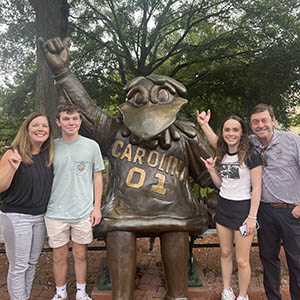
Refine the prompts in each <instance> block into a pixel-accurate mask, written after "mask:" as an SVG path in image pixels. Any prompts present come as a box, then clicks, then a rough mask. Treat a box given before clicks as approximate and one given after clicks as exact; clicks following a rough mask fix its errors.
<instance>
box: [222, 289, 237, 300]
mask: <svg viewBox="0 0 300 300" xmlns="http://www.w3.org/2000/svg"><path fill="white" fill-rule="evenodd" d="M221 300H235V295H234V292H233V290H232V288H230V289H229V290H226V289H224V290H223V292H222V298H221Z"/></svg>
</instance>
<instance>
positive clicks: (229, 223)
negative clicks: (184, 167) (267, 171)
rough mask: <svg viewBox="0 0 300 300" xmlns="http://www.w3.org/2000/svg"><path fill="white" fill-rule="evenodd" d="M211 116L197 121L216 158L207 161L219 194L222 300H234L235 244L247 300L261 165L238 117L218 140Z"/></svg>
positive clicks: (231, 119)
mask: <svg viewBox="0 0 300 300" xmlns="http://www.w3.org/2000/svg"><path fill="white" fill-rule="evenodd" d="M209 118H210V112H209V111H208V113H205V112H202V113H201V114H199V112H197V120H198V123H199V124H200V126H201V128H202V129H203V131H204V133H205V135H206V136H207V138H208V140H209V141H210V142H211V144H212V145H213V146H214V147H215V148H216V157H215V158H212V157H211V158H208V159H207V160H204V159H202V160H203V161H204V163H205V165H206V167H207V169H208V172H209V173H210V176H211V178H212V180H213V182H214V184H215V185H216V187H217V188H218V189H219V190H220V192H219V201H218V205H217V210H216V227H217V232H218V237H219V241H220V247H221V267H222V277H223V285H224V289H223V292H222V300H234V299H235V295H234V292H233V290H232V288H231V287H230V281H231V275H232V266H233V262H232V254H233V242H234V243H235V254H236V261H237V265H238V279H239V296H238V298H237V300H244V299H247V300H248V296H247V289H248V286H249V282H250V278H251V268H250V262H249V256H250V248H251V244H252V240H253V236H254V233H255V230H256V224H257V222H256V215H257V211H258V207H259V202H260V196H261V179H262V162H261V159H260V156H259V154H258V153H257V152H256V151H255V150H254V148H253V147H252V145H251V143H250V141H249V138H248V133H247V129H246V126H245V124H244V123H243V121H242V119H241V118H239V117H237V116H231V117H229V118H227V119H226V120H225V121H224V122H223V124H222V126H221V134H220V136H219V137H217V136H216V135H215V134H214V132H213V131H212V129H211V128H210V127H209V125H208V120H209Z"/></svg>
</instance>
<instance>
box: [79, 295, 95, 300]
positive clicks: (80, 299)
mask: <svg viewBox="0 0 300 300" xmlns="http://www.w3.org/2000/svg"><path fill="white" fill-rule="evenodd" d="M76 300H92V298H90V297H89V295H88V294H85V295H84V296H81V297H78V296H77V295H76Z"/></svg>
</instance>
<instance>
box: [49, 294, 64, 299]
mask: <svg viewBox="0 0 300 300" xmlns="http://www.w3.org/2000/svg"><path fill="white" fill-rule="evenodd" d="M67 299H68V297H66V298H63V297H62V296H61V295H58V294H55V295H54V297H53V298H52V299H51V300H67Z"/></svg>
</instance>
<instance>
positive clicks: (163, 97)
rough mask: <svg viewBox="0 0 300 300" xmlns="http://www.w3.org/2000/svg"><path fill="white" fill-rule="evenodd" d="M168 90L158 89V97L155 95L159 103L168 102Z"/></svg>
mask: <svg viewBox="0 0 300 300" xmlns="http://www.w3.org/2000/svg"><path fill="white" fill-rule="evenodd" d="M169 94H170V93H169V91H168V90H166V89H161V90H159V92H158V95H157V96H158V97H157V100H158V102H159V103H165V102H168V101H169Z"/></svg>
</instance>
